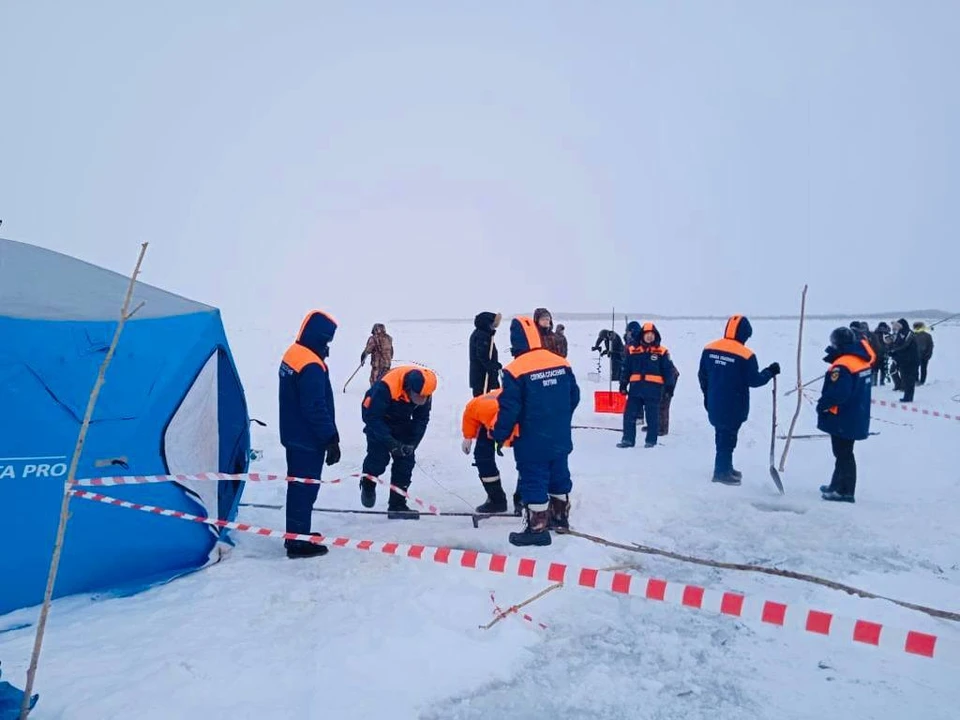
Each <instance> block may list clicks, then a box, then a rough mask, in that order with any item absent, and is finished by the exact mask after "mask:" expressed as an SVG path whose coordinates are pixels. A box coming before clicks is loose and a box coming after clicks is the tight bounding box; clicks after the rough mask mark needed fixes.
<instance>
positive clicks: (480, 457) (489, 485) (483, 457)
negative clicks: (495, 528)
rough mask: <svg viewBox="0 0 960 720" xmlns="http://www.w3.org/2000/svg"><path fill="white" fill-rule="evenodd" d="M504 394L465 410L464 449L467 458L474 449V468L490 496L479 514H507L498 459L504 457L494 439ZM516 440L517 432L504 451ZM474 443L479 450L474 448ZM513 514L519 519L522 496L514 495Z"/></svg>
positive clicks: (493, 394)
mask: <svg viewBox="0 0 960 720" xmlns="http://www.w3.org/2000/svg"><path fill="white" fill-rule="evenodd" d="M500 392H501V390H500V389H499V388H498V389H497V390H491V391H490V392H488V393H487V394H485V395H479V396H478V397H475V398H472V399H471V400H470V401H469V402H468V403H467V404H466V407H464V408H463V422H462V424H463V443H462V444H461V446H460V447H461V449H462V450H463V454H464V455H469V454H470V450H471V448H472V449H473V464H474V466H476V468H477V474H478V475H479V476H480V482H481V483H483V488H484V490H486V492H487V501H486V502H485V503H483V504H482V505H479V506H478V507H477V512H478V513H505V512H506V511H507V496H506V494H505V493H504V492H503V485H502V483H501V482H500V468H498V467H497V455H500V456H501V457H502V456H503V453H502V452H501V451H500V448H499V447H498V446H497V445H495V444H494V442H493V438H492V437H491V436H490V433H491V432H492V431H493V427H494V425H496V422H497V413H498V412H499V411H500V406H499V404H498V403H497V398H498V397H499V396H500ZM514 437H516V432H514V433H513V434H512V435H511V436H510V437H509V438H508V439H507V440H506V441H505V442H504V444H503V445H504V447H510V445H511V443H512V441H513V438H514ZM474 441H476V446H474V444H473V443H474ZM513 510H514V513H515V514H516V515H520V495H519V493H514V494H513Z"/></svg>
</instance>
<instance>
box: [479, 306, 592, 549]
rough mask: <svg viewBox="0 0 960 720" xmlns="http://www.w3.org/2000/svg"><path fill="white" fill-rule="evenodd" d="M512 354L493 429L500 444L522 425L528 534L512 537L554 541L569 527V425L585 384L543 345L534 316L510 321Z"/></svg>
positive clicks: (518, 455) (519, 448)
mask: <svg viewBox="0 0 960 720" xmlns="http://www.w3.org/2000/svg"><path fill="white" fill-rule="evenodd" d="M510 352H511V354H512V355H513V357H514V358H516V359H515V360H514V361H513V362H511V363H510V364H509V365H507V367H505V368H504V369H503V387H502V391H501V393H500V397H499V404H500V410H499V412H498V413H497V421H496V424H495V425H494V427H493V433H492V434H493V441H494V442H495V443H496V444H497V445H498V446H500V445H503V444H504V443H505V442H506V441H507V440H508V439H509V438H510V437H511V436H512V435H513V434H514V428H515V426H519V428H518V435H517V437H516V439H515V440H513V456H514V459H515V460H516V463H517V474H518V476H519V480H518V485H519V486H520V498H521V500H522V502H523V504H524V506H525V508H524V512H525V516H526V520H525V528H524V530H523V532H519V533H517V532H512V533H510V536H509V539H510V543H511V544H513V545H517V546H525V545H549V544H550V542H551V538H550V530H551V529H552V530H556V531H558V532H563V531H564V530H566V529H568V528H569V527H570V522H569V518H570V490H571V489H572V488H573V481H572V480H571V479H570V468H569V466H568V463H567V460H568V456H569V455H570V453H571V452H573V437H572V435H571V432H570V423H571V420H572V419H573V411H574V410H575V409H576V407H577V405H578V404H579V403H580V388H579V387H578V386H577V379H576V378H575V377H574V375H573V369H572V368H571V367H570V363H569V362H567V360H566V359H565V358H562V357H560V356H559V355H557V354H556V353H552V352H550V351H549V350H545V349H543V346H542V344H541V341H540V333H539V332H538V331H537V326H536V325H535V324H534V322H533V319H532V318H529V317H518V318H514V319H513V320H512V321H511V323H510Z"/></svg>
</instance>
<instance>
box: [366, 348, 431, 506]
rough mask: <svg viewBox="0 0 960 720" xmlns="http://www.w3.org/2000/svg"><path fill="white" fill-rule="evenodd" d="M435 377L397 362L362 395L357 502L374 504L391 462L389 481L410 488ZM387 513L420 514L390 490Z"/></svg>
mask: <svg viewBox="0 0 960 720" xmlns="http://www.w3.org/2000/svg"><path fill="white" fill-rule="evenodd" d="M436 389H437V376H436V374H435V373H434V372H433V371H432V370H428V369H427V368H423V367H418V366H415V365H401V366H399V367H395V368H394V369H393V370H391V371H390V372H388V373H387V374H386V375H384V376H383V377H382V378H381V379H380V380H378V381H377V382H376V383H374V385H373V387H371V388H370V389H369V390H367V392H366V394H365V395H364V397H363V406H362V410H361V413H360V414H361V417H362V419H363V425H364V427H363V432H364V433H365V434H366V436H367V455H366V457H365V458H364V459H363V470H362V474H363V477H362V478H361V480H360V502H361V504H362V505H363V506H364V507H367V508H370V507H373V506H374V505H375V504H376V502H377V484H376V483H375V482H374V481H373V480H371V479H369V478H379V477H380V476H381V475H382V474H383V473H384V471H386V469H387V465H388V464H390V462H391V460H392V462H393V466H392V467H391V469H390V484H391V485H394V486H396V487H397V488H399V489H401V490H404V491H406V490H407V488H409V487H410V481H411V478H412V477H413V468H414V467H415V466H416V457H415V452H416V449H417V446H418V445H420V441H421V440H423V436H424V434H426V432H427V425H428V424H429V422H430V410H431V407H432V403H433V393H434V391H435V390H436ZM387 517H388V518H390V519H393V520H396V519H411V520H417V519H419V517H420V514H419V513H418V512H417V511H416V510H411V509H410V508H409V507H407V499H406V497H404V496H403V495H401V494H400V493H398V492H395V491H394V490H390V500H389V502H388V503H387Z"/></svg>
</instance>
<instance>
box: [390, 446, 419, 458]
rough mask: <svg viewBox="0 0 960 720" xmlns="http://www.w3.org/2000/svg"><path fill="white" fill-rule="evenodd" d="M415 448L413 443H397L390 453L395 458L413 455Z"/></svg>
mask: <svg viewBox="0 0 960 720" xmlns="http://www.w3.org/2000/svg"><path fill="white" fill-rule="evenodd" d="M415 450H416V448H415V447H414V446H413V445H397V446H396V447H395V448H393V450H391V451H390V454H391V455H393V456H394V457H395V458H403V457H413V453H414V451H415Z"/></svg>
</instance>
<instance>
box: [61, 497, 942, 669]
mask: <svg viewBox="0 0 960 720" xmlns="http://www.w3.org/2000/svg"><path fill="white" fill-rule="evenodd" d="M68 492H69V493H70V494H71V495H73V496H75V497H78V498H82V499H85V500H90V501H94V502H101V503H106V504H107V505H114V506H117V507H123V508H129V509H133V510H140V511H141V512H146V513H152V514H155V515H163V516H167V517H175V518H179V519H181V520H188V521H192V522H198V523H204V524H206V525H214V526H216V527H221V528H227V529H231V530H236V531H237V532H244V533H251V534H253V535H260V536H262V537H272V538H281V539H285V540H304V541H306V542H311V543H318V544H319V543H327V544H329V545H331V546H333V547H338V548H351V549H354V550H366V551H372V552H380V553H383V554H384V555H391V556H394V557H407V558H412V559H416V560H428V561H433V562H435V563H439V564H441V565H448V566H455V567H461V568H467V569H471V570H480V571H484V572H490V573H495V574H499V575H516V576H517V577H524V578H533V579H538V580H548V581H550V582H554V583H557V582H562V583H564V584H565V585H567V586H571V587H578V588H581V589H587V590H599V591H602V592H608V593H612V594H614V595H629V596H633V597H640V598H645V599H647V600H655V601H660V602H667V603H670V604H673V605H680V606H683V607H686V608H692V609H696V610H703V611H705V612H711V613H717V614H720V615H728V616H731V617H736V618H739V619H741V620H745V621H753V622H757V621H759V622H760V623H762V624H765V625H772V626H775V627H782V628H786V629H791V630H796V631H801V632H807V633H811V634H814V635H820V636H826V637H831V638H834V639H839V640H845V641H852V642H854V643H858V644H862V645H870V646H873V647H877V648H881V649H883V650H887V651H891V652H896V653H907V654H910V655H917V656H920V657H925V658H937V659H943V660H945V661H946V662H951V663H956V664H960V649H958V647H957V643H956V642H953V643H950V642H943V639H942V638H940V637H938V636H937V635H931V634H929V633H924V632H919V631H916V630H902V629H900V628H897V627H894V626H889V625H883V624H881V623H877V622H872V621H869V620H859V619H853V618H848V617H844V616H842V615H837V614H834V613H830V612H824V611H821V610H813V609H808V608H803V607H797V606H790V605H787V604H786V603H780V602H774V601H771V600H759V599H756V598H751V597H747V596H745V595H743V594H741V593H736V592H728V591H719V590H711V589H709V588H704V587H701V586H697V585H685V584H682V583H674V582H668V581H666V580H660V579H657V578H644V577H640V576H637V575H629V574H627V573H624V572H619V571H617V572H615V571H608V570H599V569H596V568H589V567H582V568H581V567H573V566H569V565H566V564H564V563H556V562H549V561H545V560H535V559H533V558H518V557H512V556H509V555H501V554H491V553H483V552H479V551H477V550H462V549H456V548H448V547H431V546H428V545H406V544H402V543H395V542H375V541H373V540H352V539H350V538H343V537H336V538H329V537H324V536H318V535H302V534H298V533H287V532H281V531H279V530H271V529H270V528H263V527H258V526H256V525H249V524H247V523H240V522H231V521H227V520H219V519H214V518H205V517H198V516H196V515H190V514H188V513H184V512H180V511H178V510H166V509H164V508H158V507H153V506H151V505H142V504H139V503H132V502H128V501H126V500H120V499H118V498H113V497H110V496H107V495H101V494H98V493H93V492H89V491H86V490H72V489H71V490H69V491H68Z"/></svg>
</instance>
